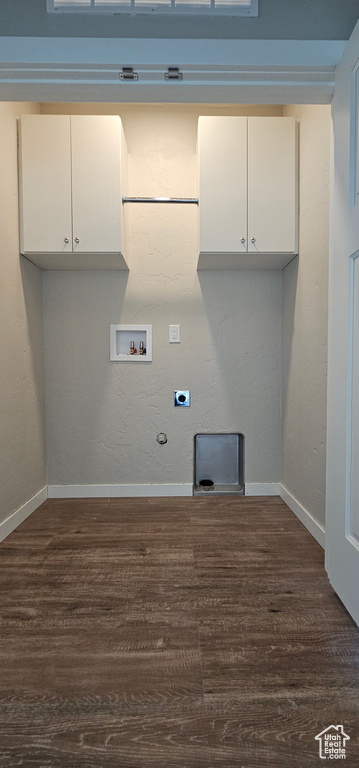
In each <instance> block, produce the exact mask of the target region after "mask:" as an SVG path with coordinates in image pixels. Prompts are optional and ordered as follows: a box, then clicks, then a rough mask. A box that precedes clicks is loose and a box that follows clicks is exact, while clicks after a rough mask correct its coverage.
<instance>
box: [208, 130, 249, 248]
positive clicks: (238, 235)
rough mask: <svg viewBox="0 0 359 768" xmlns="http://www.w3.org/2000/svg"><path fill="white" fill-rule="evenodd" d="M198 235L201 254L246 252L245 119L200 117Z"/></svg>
mask: <svg viewBox="0 0 359 768" xmlns="http://www.w3.org/2000/svg"><path fill="white" fill-rule="evenodd" d="M198 131H199V133H198V146H199V236H200V251H201V252H204V253H209V252H217V253H221V252H223V251H226V252H236V253H245V252H246V251H247V118H246V117H200V118H199V126H198Z"/></svg>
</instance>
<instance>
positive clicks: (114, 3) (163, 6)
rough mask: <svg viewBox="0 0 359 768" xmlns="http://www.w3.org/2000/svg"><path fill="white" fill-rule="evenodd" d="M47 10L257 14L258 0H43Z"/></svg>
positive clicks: (68, 11)
mask: <svg viewBox="0 0 359 768" xmlns="http://www.w3.org/2000/svg"><path fill="white" fill-rule="evenodd" d="M47 10H48V12H50V13H57V12H60V13H61V12H62V13H63V12H65V13H82V12H86V13H112V14H115V13H131V14H133V13H159V14H161V13H172V14H193V13H197V14H214V15H216V16H220V15H231V16H237V15H238V16H258V0H76V2H75V0H47Z"/></svg>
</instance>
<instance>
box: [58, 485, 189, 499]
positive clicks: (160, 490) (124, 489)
mask: <svg viewBox="0 0 359 768" xmlns="http://www.w3.org/2000/svg"><path fill="white" fill-rule="evenodd" d="M192 492H193V486H192V483H168V484H164V483H163V484H162V483H158V484H157V483H148V484H145V483H144V484H143V485H132V484H131V485H130V484H123V485H49V486H48V498H49V499H96V498H99V499H100V498H101V499H102V498H119V499H121V498H134V497H146V496H192Z"/></svg>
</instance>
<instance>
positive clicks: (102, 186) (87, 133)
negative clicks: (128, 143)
mask: <svg viewBox="0 0 359 768" xmlns="http://www.w3.org/2000/svg"><path fill="white" fill-rule="evenodd" d="M71 144H72V200H73V250H74V253H76V252H78V253H91V252H92V253H106V252H108V253H111V252H113V253H114V252H116V253H117V252H120V251H121V237H120V235H121V233H120V219H121V206H122V200H121V195H120V118H119V117H116V116H115V117H107V116H106V117H103V116H97V115H96V116H87V115H76V116H72V117H71ZM77 240H78V241H79V242H77Z"/></svg>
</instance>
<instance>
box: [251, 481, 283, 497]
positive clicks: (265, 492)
mask: <svg viewBox="0 0 359 768" xmlns="http://www.w3.org/2000/svg"><path fill="white" fill-rule="evenodd" d="M279 489H280V483H246V484H245V495H246V496H279V493H280V492H279Z"/></svg>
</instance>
